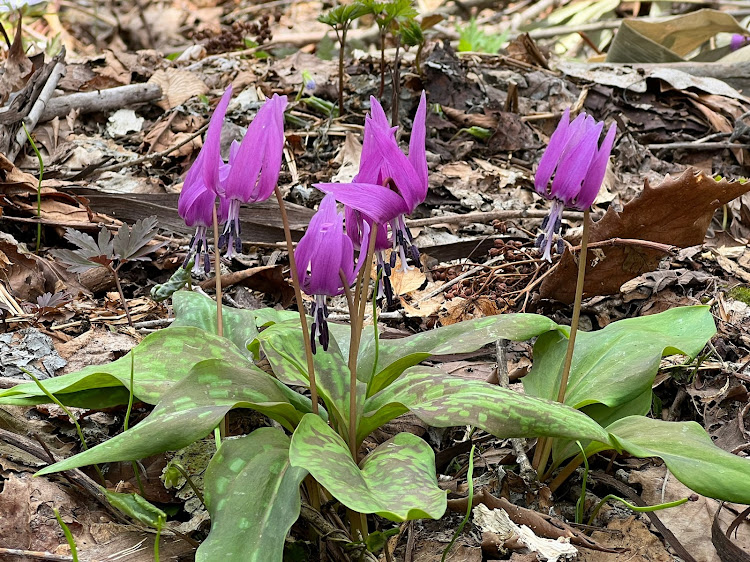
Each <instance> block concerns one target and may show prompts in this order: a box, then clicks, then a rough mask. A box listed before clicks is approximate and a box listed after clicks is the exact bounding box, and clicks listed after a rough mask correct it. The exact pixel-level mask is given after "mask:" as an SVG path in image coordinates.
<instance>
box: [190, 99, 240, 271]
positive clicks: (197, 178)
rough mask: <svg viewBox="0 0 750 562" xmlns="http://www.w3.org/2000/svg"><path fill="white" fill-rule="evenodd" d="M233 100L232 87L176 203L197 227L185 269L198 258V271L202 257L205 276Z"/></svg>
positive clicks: (209, 128)
mask: <svg viewBox="0 0 750 562" xmlns="http://www.w3.org/2000/svg"><path fill="white" fill-rule="evenodd" d="M231 97H232V87H231V86H229V88H227V91H226V92H224V95H223V96H222V97H221V100H220V101H219V103H218V105H217V106H216V109H215V110H214V113H213V115H212V116H211V120H210V121H209V125H208V131H207V132H206V138H205V140H204V142H203V147H202V148H201V150H200V152H199V153H198V157H197V158H196V159H195V162H193V165H192V166H191V167H190V169H189V170H188V173H187V175H186V176H185V182H184V183H183V185H182V191H181V192H180V199H179V201H178V203H177V212H178V213H179V214H180V216H181V217H182V218H183V220H184V221H185V224H186V225H187V226H191V227H192V226H194V227H196V229H195V235H194V236H193V239H192V240H191V241H190V248H189V250H188V255H187V257H186V258H185V263H184V264H183V267H184V266H185V265H187V263H188V262H189V261H190V258H191V257H192V256H193V254H195V256H196V259H195V268H196V269H199V268H200V263H201V256H202V257H203V268H204V269H205V271H206V273H208V272H209V271H210V270H211V261H210V259H209V257H208V242H207V240H206V229H207V228H208V227H209V226H211V224H212V223H213V210H214V205H215V204H216V197H217V196H218V195H219V194H220V193H221V191H220V187H219V169H220V167H221V166H222V165H223V164H224V162H223V161H222V160H221V154H220V148H221V147H220V145H221V126H222V125H223V123H224V116H225V115H226V112H227V106H228V105H229V100H230V98H231Z"/></svg>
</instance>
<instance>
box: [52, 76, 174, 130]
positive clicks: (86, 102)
mask: <svg viewBox="0 0 750 562" xmlns="http://www.w3.org/2000/svg"><path fill="white" fill-rule="evenodd" d="M161 97H162V91H161V87H160V86H159V85H158V84H151V83H145V84H130V85H128V86H119V87H117V88H109V89H107V90H96V91H94V92H77V93H75V94H68V95H67V96H58V97H55V98H52V99H50V100H49V102H48V103H47V106H46V107H45V108H44V111H42V115H41V116H40V117H39V122H40V123H41V122H44V121H51V120H52V119H54V118H55V117H65V116H66V115H68V113H70V112H71V111H72V110H77V111H79V112H80V113H94V112H97V111H112V110H115V109H120V108H122V107H130V106H132V105H135V104H140V103H147V102H150V101H154V100H158V99H159V98H161Z"/></svg>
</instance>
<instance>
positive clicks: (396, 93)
mask: <svg viewBox="0 0 750 562" xmlns="http://www.w3.org/2000/svg"><path fill="white" fill-rule="evenodd" d="M400 49H401V36H400V35H397V36H396V56H395V57H394V58H393V74H392V76H391V82H392V83H391V89H392V91H393V95H392V96H391V123H398V106H399V102H400V96H401V70H400V67H401V65H400V63H401V58H400V57H401V53H400Z"/></svg>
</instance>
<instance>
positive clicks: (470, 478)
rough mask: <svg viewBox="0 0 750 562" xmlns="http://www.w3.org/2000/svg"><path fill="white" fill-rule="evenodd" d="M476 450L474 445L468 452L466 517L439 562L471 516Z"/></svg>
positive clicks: (443, 558) (442, 560) (442, 561)
mask: <svg viewBox="0 0 750 562" xmlns="http://www.w3.org/2000/svg"><path fill="white" fill-rule="evenodd" d="M475 448H476V445H472V446H471V452H469V470H468V471H467V476H466V481H467V484H468V485H469V497H468V498H467V499H468V502H467V503H466V515H464V518H463V519H462V520H461V523H460V524H459V525H458V528H457V529H456V532H455V533H453V538H452V539H451V542H449V543H448V546H446V547H445V550H444V551H443V556H442V557H441V558H440V562H445V557H446V556H448V553H449V552H450V550H451V548H453V544H454V543H455V542H456V539H457V538H458V535H460V534H461V531H463V530H464V526H465V525H466V522H467V521H468V520H469V517H470V516H471V509H472V507H474V506H473V504H474V449H475Z"/></svg>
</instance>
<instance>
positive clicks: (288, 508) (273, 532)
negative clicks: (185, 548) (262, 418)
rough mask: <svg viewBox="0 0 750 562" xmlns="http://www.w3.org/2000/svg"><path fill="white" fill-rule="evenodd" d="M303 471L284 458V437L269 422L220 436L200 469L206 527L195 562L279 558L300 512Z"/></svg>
mask: <svg viewBox="0 0 750 562" xmlns="http://www.w3.org/2000/svg"><path fill="white" fill-rule="evenodd" d="M306 475H307V471H306V470H305V469H303V468H295V467H293V466H291V465H290V462H289V438H288V437H287V436H286V435H284V433H283V432H281V431H279V430H277V429H273V428H270V427H264V428H261V429H256V430H255V431H253V432H252V433H251V434H250V435H246V436H245V437H240V438H239V439H225V440H224V441H223V442H222V444H221V447H220V448H219V450H218V452H217V453H216V455H214V457H213V458H212V459H211V462H210V463H209V465H208V468H207V469H206V475H205V480H204V482H205V499H206V507H207V508H208V512H209V513H210V514H211V532H210V533H209V535H208V537H206V540H204V541H203V542H202V543H201V545H200V547H199V548H198V552H197V553H196V561H197V562H203V561H205V562H209V561H214V560H237V561H238V562H266V561H268V562H275V561H278V562H281V560H282V555H283V552H284V540H285V538H286V535H287V533H288V532H289V529H290V528H291V526H292V525H293V524H294V522H295V521H296V520H297V517H299V510H300V498H299V485H300V483H301V482H302V479H303V478H304V477H305V476H306Z"/></svg>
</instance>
